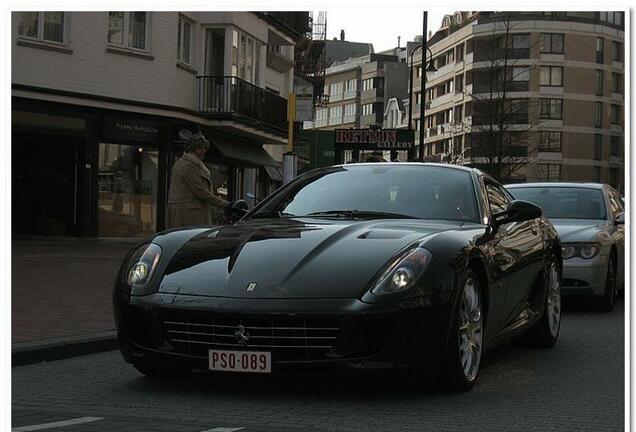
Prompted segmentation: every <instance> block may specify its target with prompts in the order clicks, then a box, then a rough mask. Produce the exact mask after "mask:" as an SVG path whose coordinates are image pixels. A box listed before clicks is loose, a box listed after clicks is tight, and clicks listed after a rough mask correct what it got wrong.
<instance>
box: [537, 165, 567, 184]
mask: <svg viewBox="0 0 636 432" xmlns="http://www.w3.org/2000/svg"><path fill="white" fill-rule="evenodd" d="M537 180H539V181H560V180H561V165H558V164H537Z"/></svg>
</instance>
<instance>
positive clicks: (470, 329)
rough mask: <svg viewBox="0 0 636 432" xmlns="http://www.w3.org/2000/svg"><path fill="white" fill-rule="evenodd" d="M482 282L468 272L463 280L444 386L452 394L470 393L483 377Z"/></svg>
mask: <svg viewBox="0 0 636 432" xmlns="http://www.w3.org/2000/svg"><path fill="white" fill-rule="evenodd" d="M482 309H483V308H482V296H481V290H480V286H479V278H478V277H477V275H476V274H475V272H473V271H472V270H470V269H469V270H468V271H467V272H466V274H465V275H464V277H463V278H462V283H461V284H460V292H459V296H458V299H457V302H456V305H455V314H454V318H453V324H452V327H451V332H450V336H449V340H448V347H447V349H446V359H445V361H444V365H443V373H442V375H441V378H442V382H440V384H441V386H442V387H443V388H444V389H446V390H449V391H454V392H465V391H468V390H470V389H471V388H472V387H473V386H474V385H475V382H476V381H477V378H478V376H479V366H480V363H481V356H482V350H483V329H484V323H483V312H482Z"/></svg>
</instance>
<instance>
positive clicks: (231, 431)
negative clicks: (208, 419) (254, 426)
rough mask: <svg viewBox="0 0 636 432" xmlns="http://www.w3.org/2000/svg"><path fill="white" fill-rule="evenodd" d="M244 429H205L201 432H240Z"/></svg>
mask: <svg viewBox="0 0 636 432" xmlns="http://www.w3.org/2000/svg"><path fill="white" fill-rule="evenodd" d="M243 429H245V428H244V427H240V428H226V427H217V428H214V429H206V430H204V431H201V432H236V431H240V430H243Z"/></svg>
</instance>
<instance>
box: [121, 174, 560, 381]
mask: <svg viewBox="0 0 636 432" xmlns="http://www.w3.org/2000/svg"><path fill="white" fill-rule="evenodd" d="M239 204H241V202H238V203H236V205H235V206H234V207H233V208H234V209H235V210H234V212H233V213H234V214H238V213H240V211H239V210H240V208H241V207H240V205H239ZM242 204H244V202H242ZM561 269H562V260H561V244H560V241H559V238H558V236H557V234H556V231H555V229H554V227H553V226H552V225H551V224H550V222H549V221H548V220H546V219H545V218H543V217H542V215H541V209H540V208H538V207H536V206H535V205H533V204H531V203H528V202H525V201H515V200H513V199H512V197H511V196H510V194H509V193H508V192H507V191H506V190H505V189H504V188H503V187H502V186H501V185H500V184H499V183H497V182H496V181H495V180H493V179H492V178H490V177H489V176H487V175H486V174H484V173H482V172H481V171H479V170H476V169H471V168H465V167H459V166H454V165H442V164H423V163H369V164H348V165H341V166H332V167H328V168H321V169H316V170H313V171H310V172H308V173H306V174H304V175H302V176H300V177H298V178H297V179H295V180H294V181H292V182H290V183H288V184H287V185H285V186H283V187H282V188H280V189H279V190H278V191H276V192H275V193H273V194H272V195H271V196H269V197H268V198H267V199H265V200H264V201H263V202H261V203H260V204H259V205H258V206H256V207H255V208H254V209H252V210H251V211H249V212H247V214H244V215H242V218H241V219H240V220H239V221H238V222H237V223H236V224H234V225H228V226H209V227H196V228H189V229H179V230H172V231H166V232H162V233H158V234H156V235H155V236H154V237H153V238H152V239H151V240H149V241H147V242H144V243H143V244H141V245H139V246H138V247H136V248H135V249H134V250H132V251H131V252H130V253H129V254H128V256H127V257H126V258H125V260H124V262H123V264H122V266H121V270H120V272H119V275H118V277H117V281H116V286H115V289H114V296H113V299H114V311H115V319H116V322H117V331H118V336H119V341H120V347H121V352H122V354H123V356H124V358H125V360H126V361H128V362H130V363H132V364H133V365H134V366H135V367H136V368H137V369H138V370H139V371H141V372H142V373H144V374H147V375H155V376H157V375H158V376H165V375H171V374H174V373H183V372H185V371H189V370H193V369H207V370H211V371H228V372H229V371H231V372H245V373H295V372H298V371H300V372H311V371H313V372H315V371H316V370H317V369H318V370H321V371H323V372H324V371H329V373H331V372H332V371H333V372H335V371H336V370H343V369H348V370H351V369H363V370H384V369H401V370H403V371H406V372H407V373H409V374H412V376H413V377H414V378H415V377H431V376H432V377H434V378H440V379H441V382H442V383H443V384H445V385H447V386H448V387H449V388H451V389H455V390H466V389H469V388H470V387H471V386H472V385H473V384H474V383H475V380H476V379H477V375H478V373H479V366H480V361H481V357H482V354H483V353H484V352H485V351H486V349H488V348H489V347H492V346H494V345H495V344H498V343H500V342H502V341H508V340H511V339H513V338H514V339H515V341H519V342H522V343H527V344H532V345H535V346H544V347H550V346H552V345H554V344H555V342H556V340H557V337H558V334H559V327H560V317H561V297H560V285H561Z"/></svg>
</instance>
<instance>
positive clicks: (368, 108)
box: [362, 104, 373, 116]
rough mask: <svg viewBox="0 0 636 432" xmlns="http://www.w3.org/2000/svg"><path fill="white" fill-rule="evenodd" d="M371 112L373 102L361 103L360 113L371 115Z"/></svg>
mask: <svg viewBox="0 0 636 432" xmlns="http://www.w3.org/2000/svg"><path fill="white" fill-rule="evenodd" d="M371 114H373V104H364V105H362V115H363V116H364V115H371Z"/></svg>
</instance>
